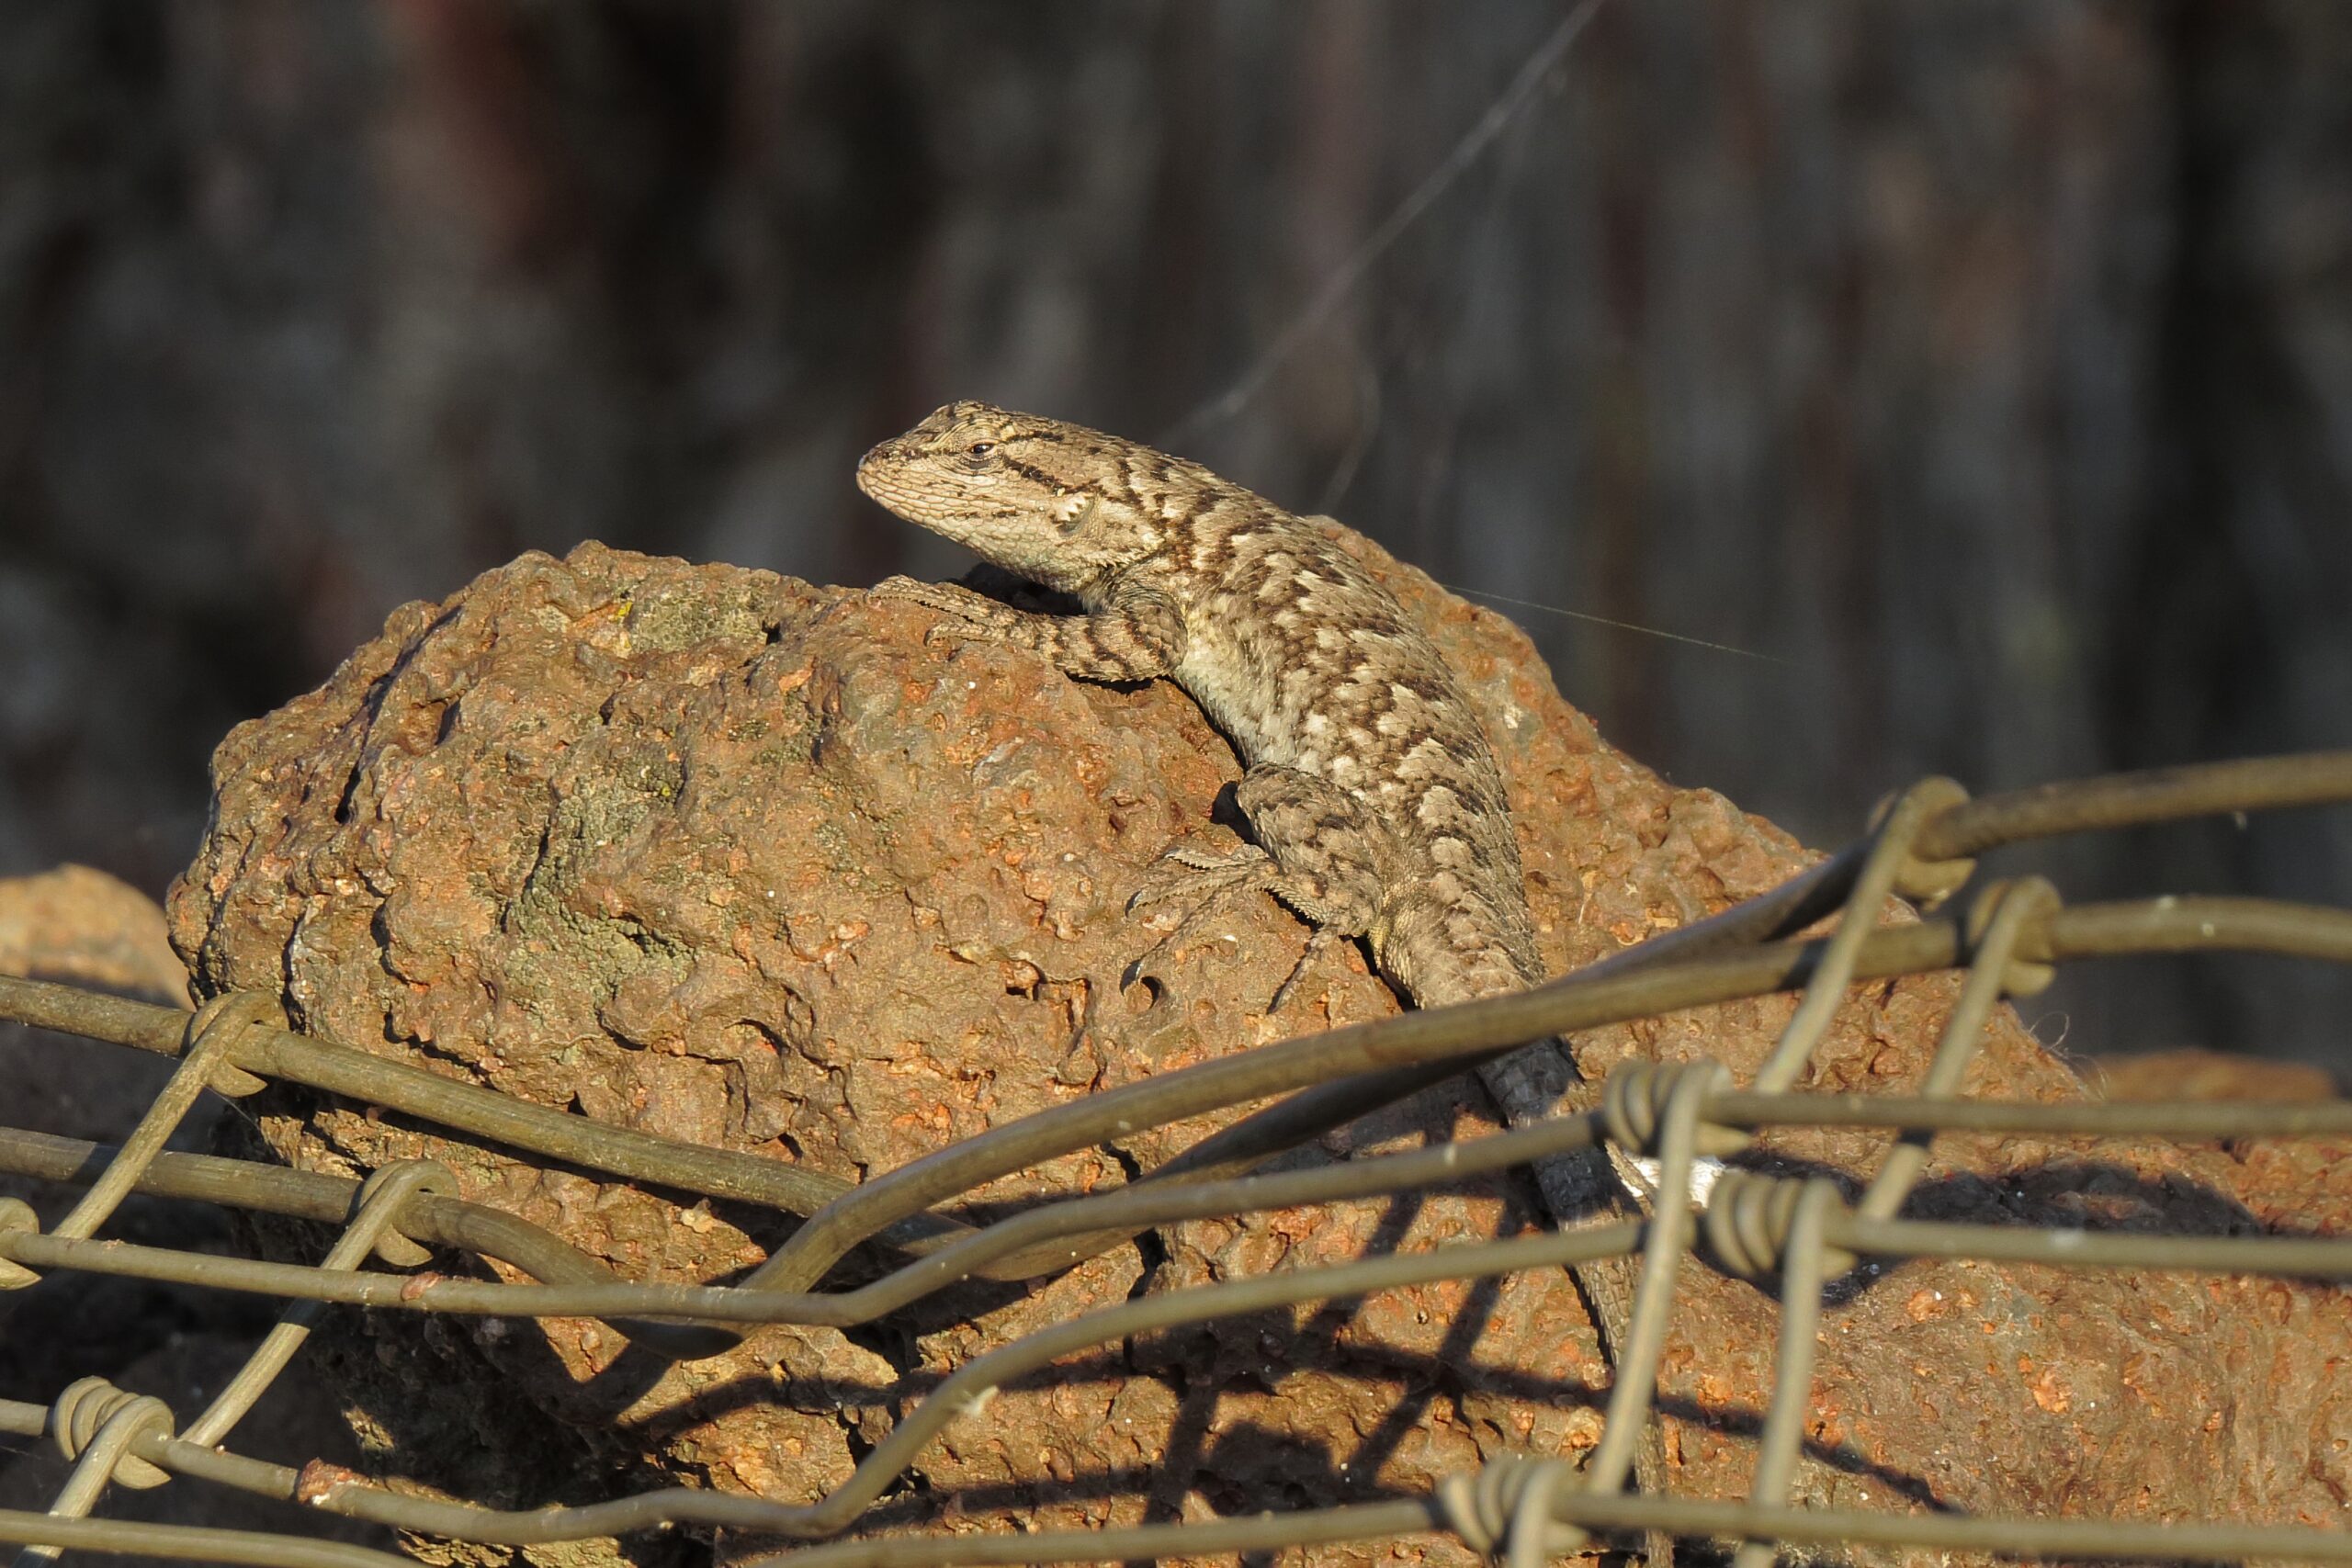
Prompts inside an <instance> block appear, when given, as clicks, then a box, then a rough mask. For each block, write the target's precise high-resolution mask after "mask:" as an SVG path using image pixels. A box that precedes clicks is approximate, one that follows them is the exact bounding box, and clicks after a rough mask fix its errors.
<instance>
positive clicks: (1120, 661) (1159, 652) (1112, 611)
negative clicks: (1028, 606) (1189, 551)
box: [871, 577, 1184, 681]
mask: <svg viewBox="0 0 2352 1568" xmlns="http://www.w3.org/2000/svg"><path fill="white" fill-rule="evenodd" d="M871 592H873V594H874V596H875V597H876V598H877V599H896V600H899V601H900V602H901V603H904V604H921V605H922V606H923V607H924V608H925V609H927V610H936V611H938V612H939V613H940V614H941V615H944V616H945V617H946V618H945V619H944V620H942V621H941V622H940V623H939V624H938V625H937V626H933V628H932V635H933V637H975V638H978V639H980V640H982V641H987V642H1005V643H1011V644H1012V645H1013V646H1014V647H1016V648H1025V649H1028V650H1029V651H1030V652H1032V653H1035V654H1036V655H1038V656H1039V657H1040V658H1042V659H1044V660H1046V661H1047V662H1048V663H1051V664H1052V665H1053V666H1054V667H1055V668H1057V669H1058V670H1060V671H1064V672H1065V673H1067V674H1070V675H1075V676H1077V677H1079V678H1080V680H1086V681H1148V680H1150V679H1151V678H1152V677H1153V676H1155V675H1165V674H1167V673H1168V672H1169V671H1171V670H1173V669H1175V667H1176V661H1177V660H1180V659H1182V657H1183V655H1184V616H1183V613H1182V611H1180V610H1179V609H1178V608H1177V607H1176V604H1175V601H1173V600H1171V599H1170V598H1169V597H1168V595H1166V594H1165V593H1162V592H1159V591H1158V590H1157V589H1151V588H1140V587H1136V588H1122V589H1117V590H1114V592H1113V594H1112V596H1111V600H1110V603H1109V604H1105V605H1104V606H1103V608H1102V609H1100V610H1097V611H1094V612H1093V613H1091V615H1040V614H1038V613H1036V612H1035V611H1030V610H1016V609H1014V608H1013V607H1012V605H1010V604H1000V603H998V602H997V601H996V600H994V599H991V598H989V596H988V595H987V594H985V593H977V592H973V591H972V590H971V589H969V588H967V587H965V586H963V584H961V583H956V582H922V581H917V580H916V579H914V578H911V577H889V578H885V579H883V580H882V581H880V582H877V583H876V584H875V585H874V587H873V589H872V591H871Z"/></svg>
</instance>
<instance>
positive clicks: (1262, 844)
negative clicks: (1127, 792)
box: [1127, 762, 1385, 1012]
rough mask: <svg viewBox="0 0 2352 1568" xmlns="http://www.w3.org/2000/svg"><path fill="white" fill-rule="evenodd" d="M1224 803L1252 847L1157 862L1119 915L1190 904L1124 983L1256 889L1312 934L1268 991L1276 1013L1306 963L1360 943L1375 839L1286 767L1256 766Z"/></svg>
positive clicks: (1375, 861) (1378, 866)
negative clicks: (1230, 805)
mask: <svg viewBox="0 0 2352 1568" xmlns="http://www.w3.org/2000/svg"><path fill="white" fill-rule="evenodd" d="M1233 797H1234V803H1235V804H1236V805H1237V806H1238V807H1240V808H1241V813H1242V815H1243V816H1244V817H1245V818H1248V820H1249V824H1250V836H1251V838H1253V839H1254V840H1256V841H1255V842H1254V843H1248V844H1244V845H1242V846H1241V847H1240V848H1239V849H1238V850H1234V851H1232V852H1229V853H1227V854H1216V853H1211V852H1204V851H1202V850H1197V849H1193V848H1191V847H1189V846H1186V845H1182V844H1180V845H1177V846H1176V847H1174V848H1172V849H1170V850H1169V851H1168V852H1167V853H1166V854H1165V855H1164V856H1163V857H1162V859H1163V861H1164V862H1165V863H1166V869H1163V870H1162V871H1161V872H1160V873H1159V874H1157V875H1155V876H1154V877H1153V878H1152V879H1151V880H1149V881H1148V882H1147V883H1146V884H1145V885H1144V886H1143V887H1142V889H1141V890H1140V891H1138V892H1137V893H1136V896H1135V897H1133V898H1131V899H1129V900H1128V901H1127V908H1130V909H1136V908H1143V907H1145V906H1147V905H1150V904H1159V903H1166V902H1170V901H1173V900H1177V899H1185V898H1190V899H1193V900H1194V901H1195V902H1194V904H1193V908H1192V909H1191V910H1190V911H1189V912H1188V913H1187V914H1186V915H1185V916H1184V918H1183V919H1182V920H1180V921H1179V922H1178V923H1177V925H1176V927H1175V929H1174V930H1172V931H1170V932H1169V933H1168V934H1167V935H1166V936H1164V937H1162V938H1161V939H1160V940H1159V942H1156V943H1154V944H1153V946H1152V948H1151V950H1150V951H1149V952H1148V953H1145V954H1144V955H1143V957H1141V958H1138V959H1137V960H1136V962H1135V964H1132V965H1130V966H1129V971H1128V972H1129V974H1130V976H1133V975H1136V974H1139V973H1141V972H1142V970H1143V968H1144V966H1145V965H1146V964H1148V963H1149V962H1150V961H1151V960H1152V959H1153V958H1155V957H1157V956H1159V954H1160V953H1165V952H1169V951H1170V950H1172V949H1174V948H1176V947H1179V946H1181V945H1182V944H1183V942H1186V941H1187V940H1188V939H1189V938H1190V937H1191V936H1192V934H1193V931H1194V930H1195V928H1196V927H1198V926H1199V925H1200V924H1201V923H1202V922H1203V921H1204V920H1206V919H1209V918H1211V917H1213V916H1214V915H1215V914H1216V912H1217V911H1218V910H1220V909H1222V908H1224V907H1225V905H1226V904H1227V901H1228V900H1230V899H1231V898H1232V897H1234V896H1235V895H1236V894H1238V893H1241V892H1244V891H1247V890H1249V889H1251V888H1263V889H1264V890H1265V891H1267V892H1269V893H1271V894H1272V895H1273V896H1274V897H1277V898H1279V899H1281V900H1282V901H1283V903H1284V904H1287V905H1288V906H1290V908H1292V909H1294V910H1295V911H1296V912H1297V914H1298V915H1299V917H1300V918H1301V919H1305V920H1306V921H1307V922H1308V923H1309V924H1310V925H1312V926H1313V927H1314V928H1315V931H1314V934H1313V936H1311V937H1310V938H1309V939H1308V941H1307V944H1306V951H1305V952H1304V953H1300V954H1299V959H1298V962H1297V964H1295V965H1293V966H1292V969H1291V972H1290V976H1289V977H1288V978H1286V979H1285V980H1283V983H1282V985H1281V986H1280V987H1278V988H1277V989H1276V990H1275V992H1274V996H1273V1000H1272V1002H1271V1003H1269V1004H1268V1007H1267V1010H1268V1011H1269V1012H1272V1011H1275V1010H1279V1009H1280V1008H1281V1007H1282V1005H1283V1000H1284V999H1285V998H1287V997H1288V996H1289V994H1290V990H1291V987H1293V986H1294V985H1295V984H1296V983H1297V981H1298V977H1299V976H1300V975H1302V974H1304V973H1305V972H1306V967H1307V965H1308V964H1311V963H1312V962H1313V961H1314V959H1315V957H1316V955H1317V953H1321V952H1322V951H1323V950H1324V949H1325V948H1326V947H1329V946H1330V945H1331V944H1332V943H1333V942H1340V941H1343V940H1346V939H1349V938H1352V937H1359V936H1362V935H1363V934H1364V933H1365V932H1366V931H1370V930H1371V929H1372V925H1373V921H1374V919H1375V918H1376V917H1377V916H1378V914H1379V910H1380V901H1381V890H1382V888H1383V886H1385V879H1384V876H1383V868H1382V860H1383V858H1384V855H1385V837H1384V831H1383V829H1381V827H1380V825H1379V824H1378V823H1377V822H1375V821H1374V820H1373V818H1372V817H1371V816H1370V814H1369V813H1367V812H1366V811H1365V810H1364V809H1363V806H1362V805H1361V804H1360V803H1359V802H1358V801H1357V800H1356V798H1355V797H1354V796H1353V795H1349V794H1347V793H1346V792H1345V791H1343V790H1340V789H1336V788H1334V787H1333V786H1332V785H1330V784H1327V783H1325V782H1324V781H1323V780H1321V779H1319V778H1317V777H1316V776H1315V775H1314V774H1312V773H1302V772H1300V771H1299V770H1298V769H1296V768H1285V767H1280V766H1277V765H1275V764H1272V763H1265V762H1261V763H1260V764H1258V765H1257V766H1255V767H1253V768H1251V769H1250V771H1249V773H1246V774H1244V775H1243V776H1242V779H1241V782H1240V783H1239V784H1236V785H1235V786H1234V791H1233Z"/></svg>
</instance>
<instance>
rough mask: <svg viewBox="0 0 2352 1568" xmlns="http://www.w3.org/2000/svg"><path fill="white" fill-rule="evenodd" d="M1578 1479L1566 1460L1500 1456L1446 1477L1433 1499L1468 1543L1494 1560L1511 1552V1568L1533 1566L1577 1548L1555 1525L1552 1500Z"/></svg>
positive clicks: (1528, 1456) (1462, 1538)
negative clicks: (1562, 1549)
mask: <svg viewBox="0 0 2352 1568" xmlns="http://www.w3.org/2000/svg"><path fill="white" fill-rule="evenodd" d="M1576 1479H1577V1470H1576V1467H1575V1466H1574V1465H1572V1464H1570V1463H1568V1461H1566V1460H1564V1459H1538V1458H1537V1457H1535V1456H1534V1455H1533V1454H1511V1453H1506V1454H1498V1455H1496V1456H1495V1457H1494V1458H1493V1459H1490V1460H1488V1461H1487V1462H1486V1464H1485V1465H1484V1466H1482V1467H1481V1468H1479V1469H1478V1470H1476V1471H1473V1472H1456V1473H1454V1474H1453V1475H1449V1476H1447V1477H1445V1478H1444V1479H1443V1480H1442V1481H1440V1482H1439V1483H1437V1490H1436V1492H1435V1494H1434V1496H1435V1499H1436V1502H1437V1508H1438V1514H1439V1517H1441V1518H1442V1519H1443V1520H1444V1522H1445V1528H1446V1529H1450V1530H1452V1531H1453V1533H1454V1534H1455V1535H1456V1536H1458V1537H1460V1538H1461V1540H1462V1544H1463V1545H1464V1546H1466V1547H1468V1548H1469V1549H1470V1550H1471V1551H1475V1552H1476V1553H1477V1554H1478V1555H1479V1556H1481V1557H1486V1558H1490V1559H1491V1558H1492V1557H1494V1556H1495V1554H1496V1552H1497V1551H1498V1550H1501V1549H1505V1548H1508V1550H1509V1556H1508V1558H1507V1559H1506V1562H1507V1563H1508V1564H1509V1568H1534V1565H1535V1564H1538V1563H1541V1562H1544V1560H1545V1558H1547V1557H1548V1556H1549V1555H1550V1554H1551V1552H1552V1551H1553V1550H1555V1547H1559V1546H1565V1545H1572V1544H1574V1541H1573V1540H1562V1539H1561V1538H1562V1537H1565V1536H1566V1534H1567V1532H1566V1531H1565V1530H1557V1529H1555V1527H1554V1525H1553V1522H1552V1499H1553V1498H1554V1497H1555V1496H1557V1495H1559V1493H1560V1490H1561V1488H1563V1487H1565V1486H1568V1485H1571V1484H1573V1483H1575V1481H1576ZM1576 1535H1577V1539H1581V1537H1582V1532H1581V1531H1577V1532H1576Z"/></svg>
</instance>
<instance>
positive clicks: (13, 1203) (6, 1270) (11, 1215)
mask: <svg viewBox="0 0 2352 1568" xmlns="http://www.w3.org/2000/svg"><path fill="white" fill-rule="evenodd" d="M12 1235H40V1215H39V1214H36V1213H33V1206H32V1205H31V1204H30V1203H28V1202H26V1201H24V1200H23V1199H22V1198H0V1242H5V1241H6V1238H7V1237H9V1236H12ZM39 1283H40V1275H38V1274H36V1273H34V1272H33V1271H32V1270H31V1269H28V1268H26V1267H25V1266H24V1265H23V1264H21V1263H18V1262H17V1261H16V1260H15V1259H14V1258H10V1257H8V1256H7V1254H6V1251H5V1249H0V1291H21V1290H23V1289H24V1288H25V1287H26V1286H27V1285H36V1284H39Z"/></svg>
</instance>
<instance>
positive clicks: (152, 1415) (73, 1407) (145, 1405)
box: [49, 1377, 174, 1490]
mask: <svg viewBox="0 0 2352 1568" xmlns="http://www.w3.org/2000/svg"><path fill="white" fill-rule="evenodd" d="M133 1406H137V1407H139V1408H140V1409H141V1412H142V1415H143V1419H142V1420H141V1422H140V1425H141V1426H143V1427H154V1428H155V1429H156V1430H158V1431H160V1432H161V1433H162V1434H163V1435H164V1437H166V1438H168V1437H170V1436H172V1434H173V1431H174V1423H173V1420H172V1407H171V1406H170V1405H168V1404H164V1402H163V1401H162V1400H160V1399H157V1398H155V1397H154V1396H153V1394H144V1393H128V1392H126V1391H124V1390H122V1389H119V1388H117V1387H115V1386H114V1384H112V1383H110V1382H107V1380H106V1379H104V1378H96V1377H92V1378H84V1379H83V1380H82V1381H81V1382H77V1383H74V1384H72V1385H71V1386H69V1387H68V1388H67V1389H66V1390H65V1392H64V1393H61V1394H59V1395H58V1396H57V1399H56V1402H55V1403H54V1404H51V1406H50V1407H49V1435H50V1440H51V1441H52V1442H54V1443H55V1444H56V1445H57V1451H58V1452H60V1453H62V1454H63V1455H64V1456H65V1459H66V1462H67V1463H69V1464H70V1463H72V1462H73V1461H75V1460H78V1459H80V1458H81V1457H82V1454H83V1452H84V1451H85V1450H87V1449H88V1448H89V1446H90V1444H91V1443H92V1441H94V1440H95V1439H96V1437H97V1435H98V1431H99V1428H101V1427H104V1426H106V1424H107V1422H108V1421H110V1420H112V1419H113V1418H114V1417H115V1416H118V1415H119V1414H121V1413H122V1412H123V1411H125V1410H128V1409H130V1408H132V1407H133ZM114 1479H115V1481H116V1482H117V1483H119V1484H121V1485H124V1486H130V1487H134V1488H138V1489H141V1490H144V1489H145V1488H148V1487H151V1486H161V1485H163V1484H164V1483H165V1482H166V1481H169V1480H170V1479H171V1477H170V1476H169V1475H167V1474H165V1473H164V1472H163V1471H161V1470H158V1469H157V1468H156V1467H155V1466H153V1465H152V1464H150V1463H148V1462H147V1461H145V1460H143V1459H141V1458H140V1457H139V1456H138V1455H137V1454H133V1453H125V1454H124V1455H123V1456H122V1457H121V1458H120V1459H119V1460H117V1461H115V1466H114Z"/></svg>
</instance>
